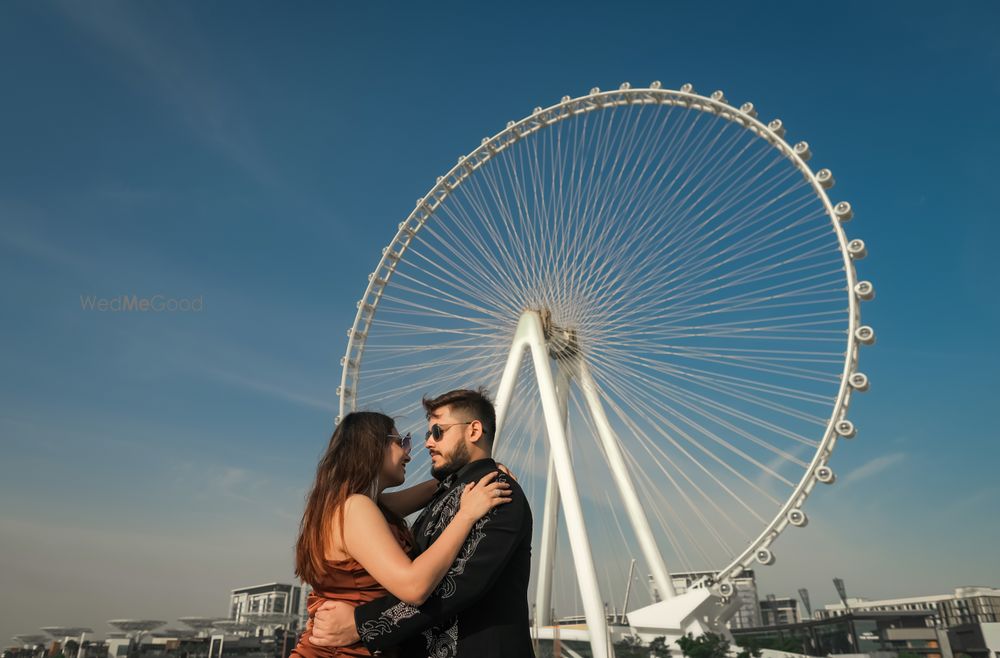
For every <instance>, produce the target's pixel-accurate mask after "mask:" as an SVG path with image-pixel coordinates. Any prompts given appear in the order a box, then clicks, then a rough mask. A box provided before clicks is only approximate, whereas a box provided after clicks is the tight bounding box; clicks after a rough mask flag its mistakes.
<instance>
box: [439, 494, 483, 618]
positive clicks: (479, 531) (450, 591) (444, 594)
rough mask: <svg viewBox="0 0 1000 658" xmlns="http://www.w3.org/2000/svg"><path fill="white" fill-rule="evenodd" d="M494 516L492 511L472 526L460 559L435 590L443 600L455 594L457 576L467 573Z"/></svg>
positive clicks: (457, 559) (456, 560) (460, 552)
mask: <svg viewBox="0 0 1000 658" xmlns="http://www.w3.org/2000/svg"><path fill="white" fill-rule="evenodd" d="M492 515H493V510H490V512H489V514H487V515H486V516H484V517H483V518H481V519H479V520H478V521H476V524H475V525H474V526H472V530H471V531H470V532H469V536H468V538H467V539H466V540H465V543H464V544H462V550H461V551H459V553H458V557H457V558H455V563H454V564H452V565H451V569H448V573H446V574H445V576H444V578H442V579H441V584H440V585H438V586H437V589H435V590H434V593H435V594H437V595H438V596H440V597H441V598H442V599H447V598H448V597H450V596H453V595H454V594H455V591H456V587H455V576H460V575H461V574H463V573H465V565H466V564H468V562H469V560H471V559H472V556H473V555H475V554H476V549H477V548H479V543H480V542H481V541H483V539H484V538H485V537H486V531H485V530H484V528H485V527H486V523H487V522H488V521H489V520H490V517H491V516H492Z"/></svg>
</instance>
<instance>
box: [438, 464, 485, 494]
mask: <svg viewBox="0 0 1000 658" xmlns="http://www.w3.org/2000/svg"><path fill="white" fill-rule="evenodd" d="M496 469H497V463H496V462H495V461H493V459H492V458H490V457H486V458H485V459H477V460H476V461H474V462H469V463H468V464H466V465H465V466H463V467H462V468H460V469H458V470H457V471H455V472H454V473H452V474H451V475H449V476H448V477H446V478H445V479H443V480H441V484H439V485H438V491H440V490H442V489H451V487H452V485H454V484H455V483H456V482H465V481H466V480H468V479H469V476H470V475H472V474H473V472H477V473H478V472H480V471H481V474H480V477H482V476H483V475H486V474H487V473H489V472H490V471H495V470H496Z"/></svg>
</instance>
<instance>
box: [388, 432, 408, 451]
mask: <svg viewBox="0 0 1000 658" xmlns="http://www.w3.org/2000/svg"><path fill="white" fill-rule="evenodd" d="M389 438H390V439H392V440H393V441H395V442H396V443H397V444H399V447H400V448H402V449H403V452H405V453H406V454H410V448H411V447H412V446H413V437H412V436H411V435H410V433H409V432H407V433H406V436H401V435H399V434H390V435H389Z"/></svg>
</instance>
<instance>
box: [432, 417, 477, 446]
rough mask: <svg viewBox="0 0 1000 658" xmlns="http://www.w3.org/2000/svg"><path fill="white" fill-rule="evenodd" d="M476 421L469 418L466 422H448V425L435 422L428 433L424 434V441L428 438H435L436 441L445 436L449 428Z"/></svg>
mask: <svg viewBox="0 0 1000 658" xmlns="http://www.w3.org/2000/svg"><path fill="white" fill-rule="evenodd" d="M474 422H476V421H474V420H469V421H466V422H464V423H448V424H447V425H438V424H437V423H435V424H433V425H431V428H430V430H428V431H427V434H425V435H424V441H426V440H427V439H434V440H435V441H440V440H441V437H442V436H444V433H445V432H446V431H447V430H449V429H451V428H452V427H454V426H455V425H471V424H472V423H474Z"/></svg>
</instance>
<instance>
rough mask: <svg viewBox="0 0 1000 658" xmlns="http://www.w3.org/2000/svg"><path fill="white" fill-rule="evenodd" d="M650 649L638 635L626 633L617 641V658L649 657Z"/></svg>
mask: <svg viewBox="0 0 1000 658" xmlns="http://www.w3.org/2000/svg"><path fill="white" fill-rule="evenodd" d="M648 656H649V649H647V648H645V647H643V645H642V640H641V639H640V638H639V636H638V635H626V636H625V637H623V638H622V639H620V640H619V641H617V642H615V657H616V658H648Z"/></svg>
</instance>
